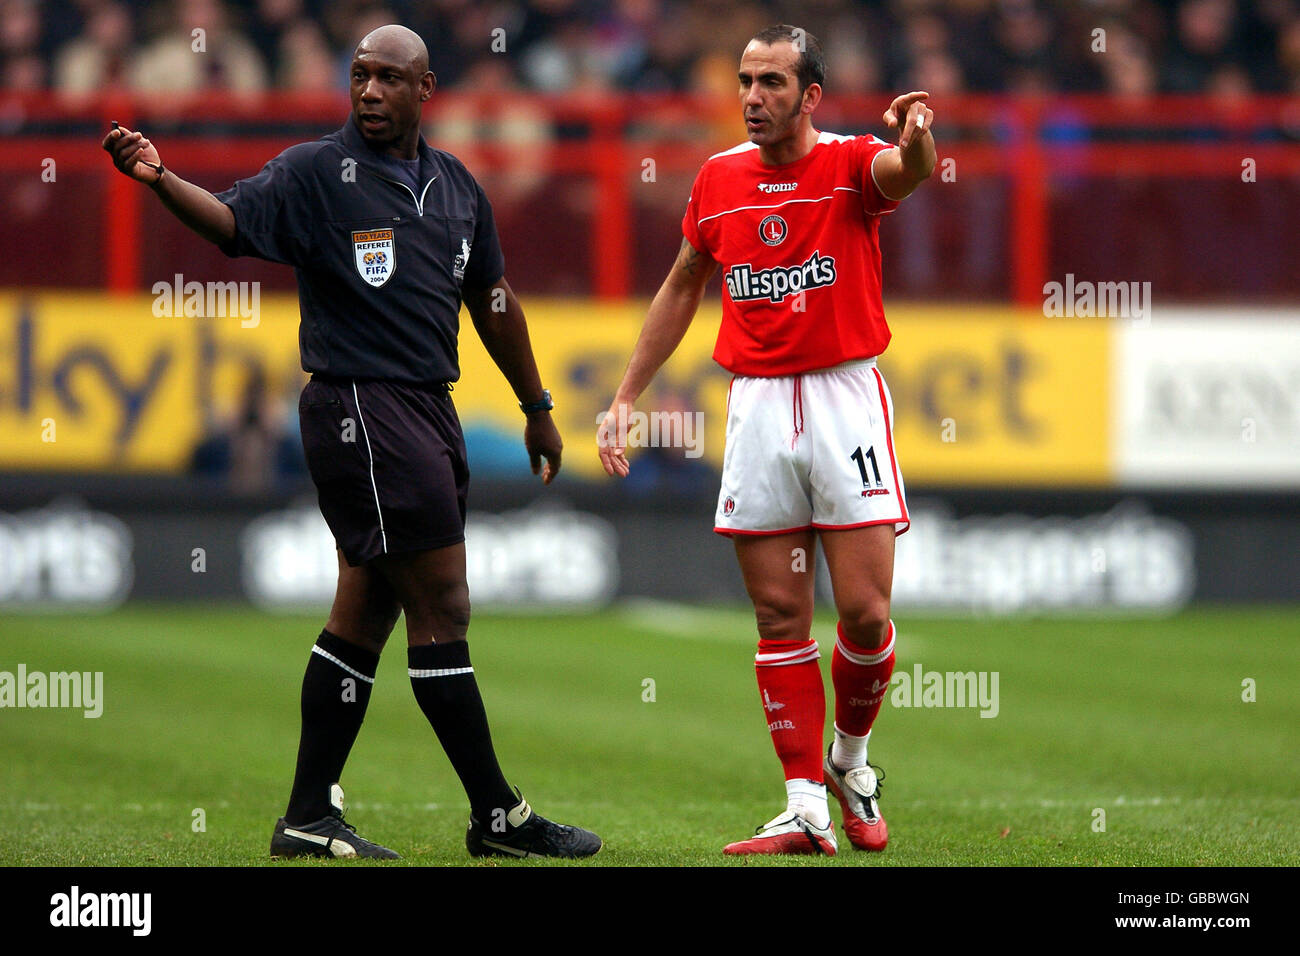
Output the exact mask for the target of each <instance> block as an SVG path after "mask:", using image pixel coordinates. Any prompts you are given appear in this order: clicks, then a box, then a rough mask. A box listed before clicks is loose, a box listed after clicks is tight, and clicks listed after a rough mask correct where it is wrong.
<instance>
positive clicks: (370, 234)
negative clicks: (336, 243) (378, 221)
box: [352, 229, 397, 289]
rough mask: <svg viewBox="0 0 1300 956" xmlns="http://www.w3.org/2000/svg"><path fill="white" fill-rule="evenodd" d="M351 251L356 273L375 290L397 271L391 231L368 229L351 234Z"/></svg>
mask: <svg viewBox="0 0 1300 956" xmlns="http://www.w3.org/2000/svg"><path fill="white" fill-rule="evenodd" d="M352 251H353V252H354V253H356V259H357V273H358V274H359V275H360V276H361V278H363V279H365V280H366V282H368V283H369V284H370V285H372V286H374V287H375V288H376V289H378V288H379V287H380V286H381V285H383V284H384V283H385V282H387V281H388V280H389V279H391V278H392V277H393V272H394V270H396V269H397V255H396V252H395V250H394V249H393V230H391V229H368V230H363V231H361V232H354V233H352Z"/></svg>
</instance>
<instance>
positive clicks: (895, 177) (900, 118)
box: [871, 91, 938, 199]
mask: <svg viewBox="0 0 1300 956" xmlns="http://www.w3.org/2000/svg"><path fill="white" fill-rule="evenodd" d="M929 97H930V94H929V93H925V92H920V91H918V92H915V93H904V94H903V95H902V96H900V97H898V98H897V99H895V100H894V102H892V103H890V104H889V109H887V110H885V117H884V118H885V125H886V126H888V127H890V129H897V130H899V134H898V149H885V150H881V151H880V152H879V153H877V154H876V155H875V157H874V158H873V159H872V161H871V172H872V175H874V176H875V177H876V184H877V185H878V186H879V187H880V191H881V192H882V193H884V194H885V198H886V199H906V198H907V197H908V196H910V195H911V194H912V190H914V189H916V187H917V186H919V185H920V184H921V183H922V182H923V181H924V180H926V179H928V178H929V176H930V174H931V173H932V172H934V164H935V161H936V159H937V158H938V157H937V156H936V154H935V151H934V134H933V133H932V132H931V127H932V126H933V125H934V111H933V110H932V109H930V108H929V107H928V106H927V105H926V102H925V101H926V100H927V99H929Z"/></svg>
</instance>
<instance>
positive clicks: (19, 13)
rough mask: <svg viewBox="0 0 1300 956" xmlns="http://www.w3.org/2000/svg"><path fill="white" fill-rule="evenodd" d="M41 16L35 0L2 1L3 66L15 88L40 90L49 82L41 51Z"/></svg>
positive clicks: (7, 82)
mask: <svg viewBox="0 0 1300 956" xmlns="http://www.w3.org/2000/svg"><path fill="white" fill-rule="evenodd" d="M40 41H41V17H40V7H39V6H38V5H37V4H36V3H35V0H4V3H2V4H0V64H3V66H2V67H0V69H2V70H3V74H2V78H3V82H4V86H5V87H6V88H7V89H11V90H39V89H41V88H42V87H44V86H46V85H47V84H48V83H49V76H48V75H47V73H46V68H45V59H44V57H42V56H41V55H40Z"/></svg>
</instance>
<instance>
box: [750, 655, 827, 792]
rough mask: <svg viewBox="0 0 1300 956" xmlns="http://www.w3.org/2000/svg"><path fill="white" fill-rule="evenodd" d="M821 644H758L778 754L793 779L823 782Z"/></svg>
mask: <svg viewBox="0 0 1300 956" xmlns="http://www.w3.org/2000/svg"><path fill="white" fill-rule="evenodd" d="M820 656H821V652H820V651H818V650H817V642H816V641H814V640H807V641H765V640H760V641H759V642H758V654H757V655H756V656H755V658H754V672H755V673H756V674H757V676H758V689H759V692H760V693H761V694H762V698H763V709H764V710H765V711H766V712H767V729H768V731H770V732H771V734H772V744H773V745H774V746H775V747H776V755H777V757H778V758H780V760H781V766H782V767H784V768H785V779H787V780H817V781H820V780H821V779H822V734H823V733H824V731H825V726H826V690H825V688H824V687H823V686H822V672H821V665H820V664H818V663H817V659H818V658H819V657H820Z"/></svg>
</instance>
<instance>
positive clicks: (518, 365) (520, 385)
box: [462, 276, 564, 485]
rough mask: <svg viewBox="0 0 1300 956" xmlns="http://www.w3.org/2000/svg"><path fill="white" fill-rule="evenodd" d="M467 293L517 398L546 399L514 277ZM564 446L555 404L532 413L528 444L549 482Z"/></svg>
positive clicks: (534, 462) (471, 309) (526, 433)
mask: <svg viewBox="0 0 1300 956" xmlns="http://www.w3.org/2000/svg"><path fill="white" fill-rule="evenodd" d="M462 297H463V298H464V301H465V308H466V309H468V310H469V317H470V318H471V319H472V320H473V321H474V328H475V330H476V331H477V332H478V337H479V338H480V339H481V340H482V341H483V347H484V348H486V349H487V353H488V355H490V356H491V357H492V361H493V362H495V363H496V366H497V368H499V369H501V374H502V375H504V376H505V377H506V381H507V382H509V383H510V387H511V388H512V389H514V392H515V398H517V399H518V400H519V403H520V404H521V405H529V404H532V403H535V402H538V401H540V400H541V399H542V397H543V396H542V377H541V375H539V374H538V372H537V360H536V359H535V358H534V357H533V345H532V342H531V341H530V340H529V338H528V322H527V321H526V320H525V319H524V308H523V306H521V305H520V304H519V300H518V299H517V298H516V297H515V293H514V290H513V289H511V288H510V283H508V282H506V280H505V277H504V276H502V277H501V278H500V279H498V280H497V281H496V282H494V283H493V284H492V285H490V286H487V287H485V288H482V289H470V288H468V287H467V288H466V289H465V290H464V292H463V296H462ZM563 446H564V443H563V442H562V441H561V440H560V432H559V429H557V428H556V427H555V422H554V421H553V420H552V419H551V413H550V411H549V410H544V411H536V412H530V413H529V414H528V416H527V424H525V425H524V447H525V448H527V449H528V461H529V464H530V465H531V466H532V469H533V474H534V475H536V474H540V475H541V476H542V482H543V483H544V484H548V485H549V484H550V483H551V481H552V480H553V479H554V478H555V476H556V475H557V474H558V473H559V471H560V450H561V449H562V448H563ZM543 458H545V459H546V466H545V467H543V466H542V459H543Z"/></svg>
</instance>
